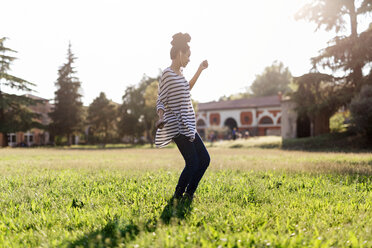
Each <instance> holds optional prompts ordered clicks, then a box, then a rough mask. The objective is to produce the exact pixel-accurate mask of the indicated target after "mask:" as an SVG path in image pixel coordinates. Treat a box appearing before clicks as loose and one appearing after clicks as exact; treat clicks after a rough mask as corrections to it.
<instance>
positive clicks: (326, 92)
mask: <svg viewBox="0 0 372 248" xmlns="http://www.w3.org/2000/svg"><path fill="white" fill-rule="evenodd" d="M294 82H295V84H296V85H297V86H298V88H297V90H296V91H295V92H293V93H292V94H291V97H292V99H293V100H294V101H295V102H296V103H297V108H296V110H297V113H298V116H299V117H303V116H307V117H308V118H309V119H310V122H311V123H312V127H313V128H312V132H311V133H312V135H314V136H316V135H319V134H324V133H329V131H330V129H329V119H330V117H331V116H332V115H333V114H334V113H335V112H336V111H337V110H338V109H339V107H340V106H339V103H340V102H345V100H346V98H347V97H348V95H347V94H346V93H345V92H344V90H347V88H344V87H341V86H340V85H339V84H338V82H339V79H338V78H335V77H333V76H331V75H328V74H322V73H308V74H305V75H303V76H301V77H295V78H294ZM340 87H341V89H340Z"/></svg>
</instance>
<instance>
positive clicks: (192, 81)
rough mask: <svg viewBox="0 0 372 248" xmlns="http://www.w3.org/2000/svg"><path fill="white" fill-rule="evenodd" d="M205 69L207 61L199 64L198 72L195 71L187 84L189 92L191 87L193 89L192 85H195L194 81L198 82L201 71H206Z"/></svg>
mask: <svg viewBox="0 0 372 248" xmlns="http://www.w3.org/2000/svg"><path fill="white" fill-rule="evenodd" d="M206 68H208V61H207V60H204V61H203V62H202V63H201V64H200V66H199V68H198V70H197V71H196V73H195V75H194V76H193V77H192V78H191V80H190V81H189V84H190V90H191V89H192V87H194V85H195V83H196V81H197V80H198V78H199V76H200V74H201V73H202V71H203V70H204V69H206Z"/></svg>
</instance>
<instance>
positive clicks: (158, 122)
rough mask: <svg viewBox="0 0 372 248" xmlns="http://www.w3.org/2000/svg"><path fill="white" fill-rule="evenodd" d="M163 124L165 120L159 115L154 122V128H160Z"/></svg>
mask: <svg viewBox="0 0 372 248" xmlns="http://www.w3.org/2000/svg"><path fill="white" fill-rule="evenodd" d="M164 125H165V121H164V118H163V117H161V118H160V117H159V120H158V121H157V122H156V128H159V129H162V128H163V127H164Z"/></svg>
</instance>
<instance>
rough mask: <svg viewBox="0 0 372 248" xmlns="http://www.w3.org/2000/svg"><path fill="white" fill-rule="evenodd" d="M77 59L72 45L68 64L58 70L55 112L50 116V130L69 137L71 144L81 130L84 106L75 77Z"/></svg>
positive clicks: (68, 52)
mask: <svg viewBox="0 0 372 248" xmlns="http://www.w3.org/2000/svg"><path fill="white" fill-rule="evenodd" d="M75 59H76V58H75V57H74V55H73V53H72V51H71V44H69V47H68V50H67V62H66V63H65V64H63V65H62V66H61V67H60V68H59V70H58V79H57V81H56V83H55V85H56V86H57V91H56V92H55V98H54V110H53V111H52V112H51V113H50V114H49V115H50V117H51V119H52V121H53V122H52V123H51V126H50V129H51V131H52V133H53V134H55V135H60V136H67V140H68V144H71V135H72V134H73V133H74V132H77V131H78V130H80V129H81V125H82V124H83V122H82V106H83V103H82V102H81V96H82V95H81V94H80V90H81V89H80V87H81V83H80V81H79V79H78V78H77V77H76V76H75V74H76V71H75V70H74V69H75V68H74V67H73V63H74V61H75Z"/></svg>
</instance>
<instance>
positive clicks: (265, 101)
mask: <svg viewBox="0 0 372 248" xmlns="http://www.w3.org/2000/svg"><path fill="white" fill-rule="evenodd" d="M279 106H280V98H279V96H278V95H275V96H262V97H255V98H244V99H238V100H230V101H219V102H216V101H213V102H206V103H199V104H198V111H206V110H222V109H241V108H255V107H279Z"/></svg>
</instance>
